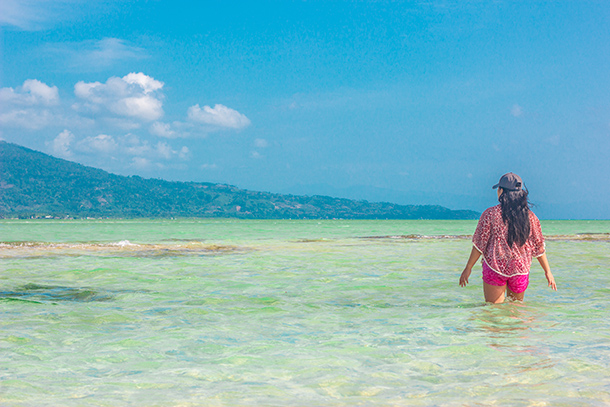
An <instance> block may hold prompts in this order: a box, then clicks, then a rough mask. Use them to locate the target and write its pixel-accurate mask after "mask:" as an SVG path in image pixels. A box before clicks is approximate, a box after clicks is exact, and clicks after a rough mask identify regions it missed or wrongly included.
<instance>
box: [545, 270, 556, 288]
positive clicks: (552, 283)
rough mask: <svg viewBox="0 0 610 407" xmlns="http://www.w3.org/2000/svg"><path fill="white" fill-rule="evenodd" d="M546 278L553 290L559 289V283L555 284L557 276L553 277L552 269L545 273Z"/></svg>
mask: <svg viewBox="0 0 610 407" xmlns="http://www.w3.org/2000/svg"><path fill="white" fill-rule="evenodd" d="M544 276H545V277H546V280H547V281H548V282H549V287H551V288H552V289H553V290H555V291H557V284H555V277H553V273H551V272H550V271H549V272H548V273H544Z"/></svg>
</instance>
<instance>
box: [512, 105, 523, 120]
mask: <svg viewBox="0 0 610 407" xmlns="http://www.w3.org/2000/svg"><path fill="white" fill-rule="evenodd" d="M510 114H511V115H512V116H513V117H519V116H521V115H523V108H522V107H521V106H519V105H518V104H516V103H515V104H514V105H513V107H511V108H510Z"/></svg>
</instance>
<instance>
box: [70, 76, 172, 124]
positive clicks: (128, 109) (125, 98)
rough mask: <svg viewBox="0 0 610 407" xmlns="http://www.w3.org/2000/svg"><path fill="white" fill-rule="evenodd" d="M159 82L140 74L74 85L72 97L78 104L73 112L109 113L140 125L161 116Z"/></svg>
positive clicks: (160, 85) (161, 106)
mask: <svg viewBox="0 0 610 407" xmlns="http://www.w3.org/2000/svg"><path fill="white" fill-rule="evenodd" d="M162 88H163V82H160V81H157V80H155V79H153V78H151V77H150V76H147V75H144V74H143V73H130V74H128V75H125V76H124V77H122V78H118V77H112V78H109V79H108V80H107V81H106V83H101V82H88V83H87V82H83V81H80V82H78V83H77V84H76V85H74V94H75V95H76V97H78V98H79V99H81V100H82V104H80V105H79V104H76V105H75V108H77V109H82V110H84V111H89V112H92V113H102V114H103V113H107V112H109V113H112V114H114V115H118V116H123V117H128V118H132V119H136V120H142V121H153V120H158V119H159V118H161V116H163V103H162V102H161V98H162V96H163V95H162V94H161V93H160V90H161V89H162Z"/></svg>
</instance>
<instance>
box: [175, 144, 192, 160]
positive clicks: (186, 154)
mask: <svg viewBox="0 0 610 407" xmlns="http://www.w3.org/2000/svg"><path fill="white" fill-rule="evenodd" d="M178 157H180V159H181V160H188V159H190V158H191V150H189V148H188V147H187V146H182V148H181V149H180V152H178Z"/></svg>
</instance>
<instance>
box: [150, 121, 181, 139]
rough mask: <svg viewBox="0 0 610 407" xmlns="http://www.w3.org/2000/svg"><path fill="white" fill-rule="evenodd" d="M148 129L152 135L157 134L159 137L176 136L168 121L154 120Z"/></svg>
mask: <svg viewBox="0 0 610 407" xmlns="http://www.w3.org/2000/svg"><path fill="white" fill-rule="evenodd" d="M148 131H150V134H153V135H155V136H159V137H165V138H174V137H177V135H176V132H175V131H174V130H172V128H171V126H170V124H169V123H162V122H154V123H153V124H151V125H150V128H149V130H148Z"/></svg>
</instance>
